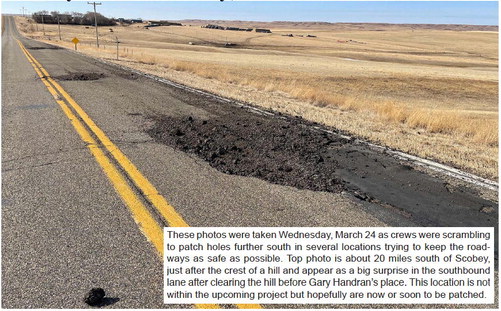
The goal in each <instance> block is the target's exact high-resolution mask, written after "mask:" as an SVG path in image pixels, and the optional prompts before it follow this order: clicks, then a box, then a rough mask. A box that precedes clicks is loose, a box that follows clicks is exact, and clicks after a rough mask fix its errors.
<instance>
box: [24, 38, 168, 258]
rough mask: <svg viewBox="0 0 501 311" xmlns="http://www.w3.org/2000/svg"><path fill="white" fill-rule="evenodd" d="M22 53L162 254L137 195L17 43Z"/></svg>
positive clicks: (160, 237) (159, 238)
mask: <svg viewBox="0 0 501 311" xmlns="http://www.w3.org/2000/svg"><path fill="white" fill-rule="evenodd" d="M18 43H19V45H20V47H21V49H22V50H23V53H24V54H25V56H26V57H27V58H28V61H29V62H30V63H31V65H32V66H33V68H34V69H35V72H36V73H37V74H38V76H39V77H40V78H41V80H42V82H43V83H44V84H45V86H46V87H47V89H48V90H49V92H50V93H51V94H52V96H53V97H54V99H55V100H56V102H57V103H58V104H59V106H60V107H61V109H62V110H63V112H64V113H65V115H66V116H67V117H68V119H70V121H71V124H72V125H73V127H74V128H75V130H76V131H77V133H78V134H79V135H80V137H81V138H82V140H83V141H84V142H85V143H86V144H87V147H88V148H89V150H90V152H91V153H92V155H93V156H94V158H95V159H96V161H97V162H98V164H99V165H100V166H101V168H102V169H103V171H104V173H105V174H106V176H107V177H108V179H109V180H110V181H111V183H112V185H113V187H114V188H115V190H116V191H117V192H118V194H119V195H120V196H121V198H122V200H123V201H124V202H125V204H126V205H127V207H128V208H129V210H130V211H131V213H132V217H133V219H134V221H135V222H136V223H137V224H138V226H139V228H140V230H141V231H142V232H143V234H144V235H145V236H146V238H147V239H148V240H149V241H150V242H151V243H152V244H153V245H154V247H155V248H156V250H157V251H158V252H159V254H163V232H162V228H161V227H160V226H159V225H158V224H157V222H156V221H155V219H154V218H153V216H152V215H151V214H150V212H149V211H148V209H147V208H146V207H145V206H144V205H143V203H141V201H140V200H139V198H138V197H137V195H136V194H135V193H134V191H133V190H132V189H131V187H130V186H129V185H128V184H127V181H126V180H125V179H124V178H123V176H122V175H121V174H120V173H119V172H118V170H117V169H116V168H115V167H114V166H113V164H112V163H111V162H110V160H109V159H108V158H107V157H106V155H105V154H104V152H103V151H102V150H101V148H99V146H98V145H97V143H96V141H95V140H94V139H93V138H92V136H91V135H90V133H89V132H88V131H87V130H86V129H85V127H84V126H83V124H82V123H81V122H80V120H78V118H77V117H76V116H75V115H74V114H73V112H72V111H71V109H70V108H69V107H68V106H67V105H66V103H65V102H64V101H62V100H61V99H60V97H59V94H58V93H57V92H56V90H55V89H54V88H53V87H52V86H51V85H50V83H49V82H47V79H46V78H45V77H44V75H43V74H42V72H40V70H39V69H38V68H37V66H36V65H35V63H34V62H33V61H32V59H31V58H30V55H29V52H28V51H26V50H25V49H24V47H23V46H22V43H20V42H18Z"/></svg>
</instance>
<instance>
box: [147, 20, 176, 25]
mask: <svg viewBox="0 0 501 311" xmlns="http://www.w3.org/2000/svg"><path fill="white" fill-rule="evenodd" d="M158 26H183V25H182V24H181V23H172V22H169V21H163V20H162V21H148V26H145V27H158Z"/></svg>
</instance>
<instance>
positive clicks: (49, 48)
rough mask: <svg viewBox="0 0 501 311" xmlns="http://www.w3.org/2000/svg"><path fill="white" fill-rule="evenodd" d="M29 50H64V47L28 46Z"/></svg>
mask: <svg viewBox="0 0 501 311" xmlns="http://www.w3.org/2000/svg"><path fill="white" fill-rule="evenodd" d="M28 50H62V48H60V47H58V46H31V47H28Z"/></svg>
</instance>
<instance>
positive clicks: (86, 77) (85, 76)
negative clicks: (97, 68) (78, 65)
mask: <svg viewBox="0 0 501 311" xmlns="http://www.w3.org/2000/svg"><path fill="white" fill-rule="evenodd" d="M104 77H106V75H105V74H104V73H97V72H73V73H70V74H67V75H61V76H56V77H54V78H56V79H57V80H60V81H92V80H98V79H102V78H104Z"/></svg>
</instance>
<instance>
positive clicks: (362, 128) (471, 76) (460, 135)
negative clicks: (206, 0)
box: [17, 17, 498, 180]
mask: <svg viewBox="0 0 501 311" xmlns="http://www.w3.org/2000/svg"><path fill="white" fill-rule="evenodd" d="M17 22H18V27H19V29H20V30H21V31H22V32H23V33H25V35H27V36H29V37H33V38H35V39H39V40H44V41H47V42H49V39H50V43H53V44H58V45H61V46H64V47H68V48H73V44H72V43H71V42H70V40H71V39H72V38H73V37H78V39H79V40H80V41H81V43H80V44H79V51H80V52H83V53H88V54H90V55H93V56H97V57H102V58H105V59H107V60H110V61H115V62H118V63H120V64H122V65H126V66H130V67H134V68H136V69H140V70H143V71H146V72H150V73H153V74H156V75H159V76H163V77H166V78H169V79H171V80H174V81H177V82H181V83H184V84H186V85H190V86H193V87H196V88H200V89H205V90H208V91H211V92H214V93H217V94H220V95H223V96H227V97H231V98H235V99H238V100H242V101H246V102H250V103H252V104H254V105H258V106H263V107H266V108H270V109H273V110H276V111H280V112H285V113H288V114H292V115H300V116H302V117H304V118H306V119H309V120H312V121H316V122H319V123H323V124H325V125H327V126H333V127H336V128H338V129H340V130H343V131H346V132H348V133H351V134H353V135H356V136H359V137H362V138H365V139H368V140H370V141H373V142H376V143H378V144H381V145H385V146H389V147H392V148H396V149H399V150H402V151H404V152H409V153H411V154H415V155H418V156H422V157H425V158H429V159H434V160H437V161H439V162H442V163H446V164H449V165H452V166H454V167H458V168H460V169H463V170H466V171H469V172H472V173H476V174H478V175H481V176H483V177H487V178H490V179H495V180H497V167H498V32H497V29H495V28H492V27H476V28H475V27H468V26H453V25H445V26H424V25H384V24H327V23H290V22H275V23H253V22H238V21H234V22H221V21H220V22H214V21H212V22H210V23H217V24H219V25H232V26H237V27H253V26H257V27H260V28H269V29H271V30H272V31H273V33H271V34H266V33H256V32H238V31H223V30H215V29H204V28H201V27H200V26H201V25H202V24H206V23H207V22H203V21H183V24H186V25H187V26H183V27H179V26H169V27H155V28H150V29H149V30H147V29H144V28H143V25H131V26H126V27H123V26H115V27H100V29H99V32H100V42H101V45H102V46H101V48H100V49H97V48H96V46H95V37H94V36H95V33H94V31H95V30H94V28H92V27H88V28H86V27H84V26H61V29H62V40H61V41H59V40H58V39H59V38H58V36H57V25H45V31H46V36H43V34H42V32H41V25H38V30H39V31H36V26H35V25H34V24H31V23H29V22H28V21H27V20H26V19H22V18H20V17H18V18H17ZM190 25H191V26H190ZM110 28H111V29H113V32H110ZM286 34H293V35H294V37H288V36H283V35H286ZM308 34H309V35H314V36H316V37H306V35H308ZM298 35H303V37H300V36H298ZM115 37H118V38H119V40H120V41H121V42H122V43H121V44H120V50H119V57H120V60H118V61H116V60H114V58H115V57H116V46H115V44H114V43H113V41H114V40H115ZM226 42H230V43H233V44H235V46H232V47H224V44H225V43H226Z"/></svg>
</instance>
